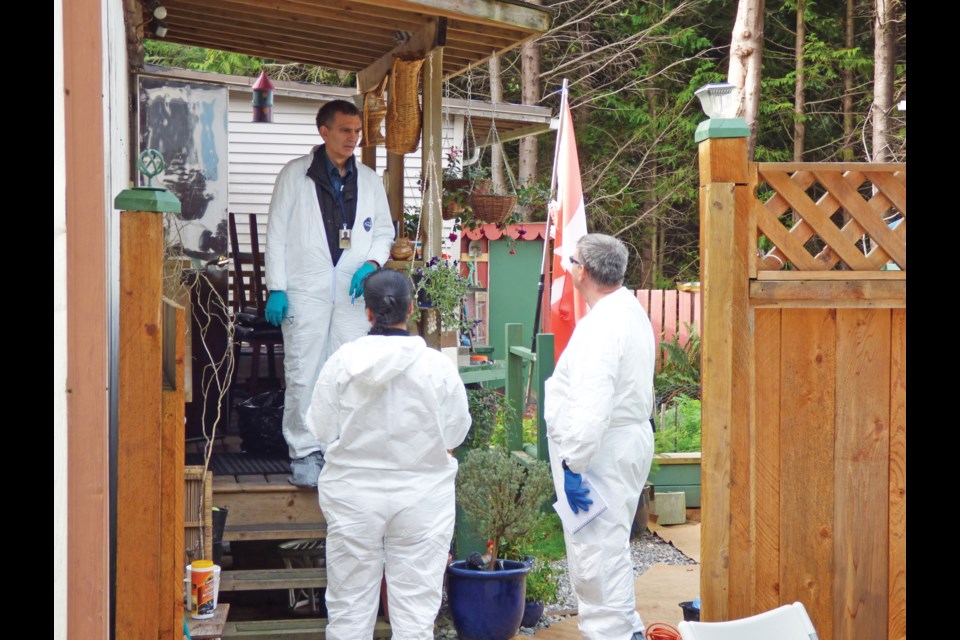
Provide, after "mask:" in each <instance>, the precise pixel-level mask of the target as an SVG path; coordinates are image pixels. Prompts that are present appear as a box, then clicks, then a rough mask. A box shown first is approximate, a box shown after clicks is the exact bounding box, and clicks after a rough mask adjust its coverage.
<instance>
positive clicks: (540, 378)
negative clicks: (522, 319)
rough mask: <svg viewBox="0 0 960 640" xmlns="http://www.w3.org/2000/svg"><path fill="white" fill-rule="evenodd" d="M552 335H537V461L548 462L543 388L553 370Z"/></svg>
mask: <svg viewBox="0 0 960 640" xmlns="http://www.w3.org/2000/svg"><path fill="white" fill-rule="evenodd" d="M553 354H554V349H553V334H552V333H538V334H537V366H536V376H537V459H538V460H546V461H547V462H549V461H550V454H549V453H548V451H547V421H546V420H545V419H544V417H543V399H544V397H545V395H544V393H545V392H544V386H545V384H546V382H547V379H548V378H549V377H550V376H552V375H553V368H554V357H553Z"/></svg>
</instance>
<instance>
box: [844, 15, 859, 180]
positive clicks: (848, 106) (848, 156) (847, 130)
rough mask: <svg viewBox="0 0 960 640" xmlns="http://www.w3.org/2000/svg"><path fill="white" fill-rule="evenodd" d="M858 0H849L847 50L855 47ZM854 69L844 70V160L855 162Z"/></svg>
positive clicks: (845, 42)
mask: <svg viewBox="0 0 960 640" xmlns="http://www.w3.org/2000/svg"><path fill="white" fill-rule="evenodd" d="M856 9H857V0H847V21H846V24H845V25H844V26H845V27H846V31H847V33H846V37H845V39H844V43H843V46H844V48H846V49H847V50H850V49H853V36H854V33H855V31H854V28H855V27H856V24H855V22H854V16H855V15H856V14H855V11H856ZM853 135H854V131H853V69H851V68H850V67H849V66H847V67H846V68H844V70H843V154H842V157H843V160H844V162H853V148H854V140H853Z"/></svg>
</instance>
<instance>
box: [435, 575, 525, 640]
mask: <svg viewBox="0 0 960 640" xmlns="http://www.w3.org/2000/svg"><path fill="white" fill-rule="evenodd" d="M500 562H501V563H502V566H503V569H501V570H499V571H477V570H474V569H467V568H466V567H465V564H466V563H465V562H464V561H463V560H458V561H456V562H454V563H453V564H451V565H450V566H449V567H447V597H448V600H449V602H450V613H451V615H452V617H453V626H454V628H456V630H457V636H458V637H459V638H460V640H510V638H512V637H513V636H514V635H516V633H517V630H518V629H519V628H520V621H521V619H522V618H523V610H524V605H525V604H526V595H527V573H528V572H529V571H530V565H528V564H527V563H525V562H516V561H514V560H501V561H500Z"/></svg>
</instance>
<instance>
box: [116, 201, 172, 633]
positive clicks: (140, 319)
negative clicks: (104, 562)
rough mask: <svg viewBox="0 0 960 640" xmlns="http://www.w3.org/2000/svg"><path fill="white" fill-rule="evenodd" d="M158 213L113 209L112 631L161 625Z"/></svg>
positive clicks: (141, 630)
mask: <svg viewBox="0 0 960 640" xmlns="http://www.w3.org/2000/svg"><path fill="white" fill-rule="evenodd" d="M162 274H163V216H162V215H161V214H157V213H148V212H144V211H124V212H122V213H121V214H120V336H119V344H120V354H119V380H120V384H119V387H118V389H117V393H118V397H119V399H118V405H117V537H116V540H117V555H116V558H117V578H116V603H117V604H116V636H117V637H118V638H131V639H138V638H155V637H157V633H158V630H159V628H160V624H159V619H158V607H157V596H158V594H161V593H165V590H164V588H163V587H164V585H163V584H162V583H161V577H162V575H161V570H160V558H161V539H160V530H161V501H160V490H159V489H158V483H160V482H161V481H162V474H161V441H162V434H161V424H162V422H163V420H162V417H163V416H162V406H161V403H162V400H161V384H162V379H163V376H162V370H161V364H162V356H161V349H162V336H163V320H162V314H161V299H162V295H163V278H162Z"/></svg>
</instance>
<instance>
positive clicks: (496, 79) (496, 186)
mask: <svg viewBox="0 0 960 640" xmlns="http://www.w3.org/2000/svg"><path fill="white" fill-rule="evenodd" d="M490 101H491V102H493V108H494V110H496V109H497V104H498V103H501V102H503V85H502V84H500V57H499V56H493V57H492V58H490ZM494 126H496V121H494ZM492 142H493V144H492V146H491V147H490V180H491V181H493V192H494V193H506V191H505V189H504V182H503V149H502V148H501V147H500V143H499V142H496V140H495V139H493V140H492Z"/></svg>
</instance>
